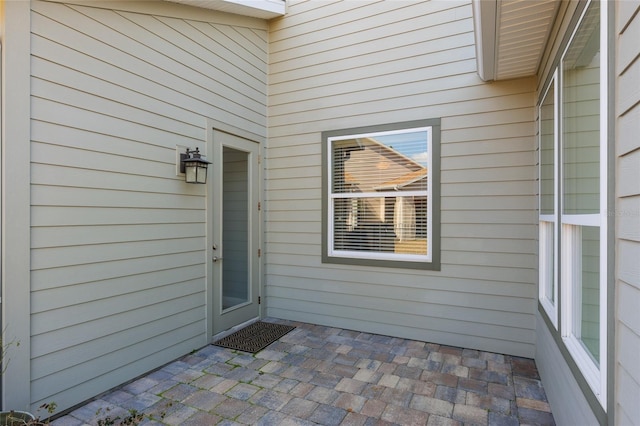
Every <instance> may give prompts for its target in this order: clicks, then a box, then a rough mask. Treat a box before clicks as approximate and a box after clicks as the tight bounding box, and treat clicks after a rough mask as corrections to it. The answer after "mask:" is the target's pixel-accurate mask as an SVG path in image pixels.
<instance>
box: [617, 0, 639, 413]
mask: <svg viewBox="0 0 640 426" xmlns="http://www.w3.org/2000/svg"><path fill="white" fill-rule="evenodd" d="M616 6H617V7H616V20H615V22H616V35H617V49H616V76H617V90H616V129H617V135H616V155H617V159H616V164H617V166H618V167H617V170H616V177H615V178H616V209H615V215H616V230H615V232H616V256H617V271H616V296H617V301H616V306H617V320H616V370H615V381H616V386H615V419H616V423H617V424H620V425H640V404H638V395H640V355H638V354H640V313H639V311H638V306H640V265H639V264H638V259H640V139H639V138H638V135H639V134H640V45H638V40H639V39H640V1H638V0H635V1H623V2H616Z"/></svg>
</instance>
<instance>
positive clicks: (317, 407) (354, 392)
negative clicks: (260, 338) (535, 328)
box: [52, 319, 554, 426]
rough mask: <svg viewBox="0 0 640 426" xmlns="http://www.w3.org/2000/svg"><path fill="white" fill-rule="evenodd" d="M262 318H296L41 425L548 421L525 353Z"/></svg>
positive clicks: (550, 422)
mask: <svg viewBox="0 0 640 426" xmlns="http://www.w3.org/2000/svg"><path fill="white" fill-rule="evenodd" d="M267 321H273V322H280V323H285V324H291V325H295V326H296V327H297V328H296V329H295V330H293V331H292V332H290V333H289V334H287V335H286V336H284V337H282V338H281V339H280V340H279V341H278V342H275V343H273V344H272V345H270V346H268V347H267V348H266V349H264V350H262V351H260V352H258V353H257V354H255V355H252V354H247V353H244V352H237V351H233V350H230V349H225V348H220V347H217V346H213V345H209V346H206V347H204V348H202V349H200V350H199V351H197V352H195V353H193V354H191V355H187V356H185V357H183V358H181V359H179V360H177V361H174V362H172V363H170V364H168V365H166V366H164V367H163V368H161V369H159V370H156V371H154V372H152V373H150V374H148V375H146V376H144V377H142V378H139V379H137V380H135V381H133V382H131V383H129V384H127V385H125V386H122V387H120V388H118V389H115V390H112V391H110V392H108V393H106V394H104V395H102V396H101V397H100V398H98V399H95V400H93V401H91V402H89V403H87V404H86V405H84V406H82V407H80V408H78V409H76V410H74V411H72V412H71V413H69V414H68V415H66V416H64V417H60V418H58V419H56V420H55V421H53V422H52V424H53V425H54V426H72V425H73V426H76V425H87V424H88V425H96V424H98V420H99V419H102V420H105V419H106V417H107V416H108V417H110V419H114V418H116V417H120V418H126V417H127V416H128V415H129V414H130V410H137V411H138V412H141V413H144V414H145V415H146V418H145V419H144V420H142V422H141V424H146V425H152V424H166V425H185V426H189V425H194V426H195V425H315V424H321V425H390V424H399V425H434V426H435V425H463V424H464V425H470V424H473V425H519V424H528V425H553V424H554V420H553V416H552V414H551V412H550V408H549V404H548V403H547V400H546V395H545V393H544V389H543V388H542V384H541V382H540V377H539V376H538V372H537V369H536V366H535V363H534V362H533V360H531V359H525V358H518V357H513V356H507V355H501V354H495V353H490V352H482V351H477V350H470V349H463V348H455V347H449V346H441V345H436V344H432V343H424V342H419V341H414V340H406V339H400V338H394V337H387V336H380V335H375V334H368V333H360V332H356V331H350V330H342V329H339V328H332V327H324V326H317V325H312V324H305V323H294V322H290V321H280V320H273V319H267ZM115 424H118V423H117V422H116V423H115Z"/></svg>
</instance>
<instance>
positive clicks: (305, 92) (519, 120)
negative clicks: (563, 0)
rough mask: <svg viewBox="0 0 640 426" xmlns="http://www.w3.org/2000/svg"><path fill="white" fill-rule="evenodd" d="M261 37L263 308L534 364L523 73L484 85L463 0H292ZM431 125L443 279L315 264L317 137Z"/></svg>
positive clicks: (529, 98) (530, 128)
mask: <svg viewBox="0 0 640 426" xmlns="http://www.w3.org/2000/svg"><path fill="white" fill-rule="evenodd" d="M311 16H313V19H310V17H311ZM270 37H271V43H270V48H271V52H270V59H269V61H270V77H269V78H270V83H271V84H270V93H269V116H270V121H269V135H270V139H269V142H268V144H269V145H268V150H267V154H266V156H267V162H266V176H267V181H266V186H265V193H266V195H265V196H266V235H265V239H266V247H267V253H266V272H267V277H266V292H267V307H268V310H267V312H268V314H269V315H272V316H276V317H282V318H291V319H296V320H301V321H311V322H318V323H322V324H329V325H334V326H340V327H346V328H355V329H359V330H366V331H372V332H379V333H384V334H392V335H397V336H403V337H412V338H419V339H423V340H427V341H435V342H440V343H445V344H450V345H458V346H466V347H477V348H483V349H487V350H494V351H497V352H504V353H513V354H518V355H527V356H532V355H533V343H534V341H535V338H534V333H533V330H534V308H535V300H536V295H535V292H536V291H535V282H536V279H537V278H536V275H537V273H536V250H537V249H536V233H537V230H536V226H535V217H534V216H535V215H534V213H535V208H536V201H535V191H536V189H535V184H534V180H533V179H534V177H535V153H534V149H533V148H534V141H533V134H534V125H533V107H532V106H533V80H532V79H527V80H517V81H508V82H504V83H495V84H493V85H487V84H484V83H482V81H480V79H479V78H478V77H477V75H476V74H475V50H474V44H473V43H474V40H473V27H472V21H471V7H470V5H469V4H468V2H424V3H423V2H420V3H418V2H414V3H394V2H378V3H373V2H358V3H356V2H353V3H351V2H336V3H330V4H327V3H313V2H290V3H289V11H288V15H287V18H286V19H280V20H278V19H277V20H274V21H272V23H271V28H270ZM434 117H439V118H442V146H441V151H442V158H441V167H442V197H441V202H442V271H440V272H416V271H408V270H402V269H399V270H397V269H385V268H366V267H356V266H340V265H327V264H322V263H321V260H320V255H321V248H320V244H321V206H322V200H321V191H320V187H321V176H322V170H321V168H320V164H321V145H320V132H321V131H324V130H333V129H340V128H348V127H357V126H365V125H374V124H381V123H390V122H394V121H407V120H412V119H423V118H434Z"/></svg>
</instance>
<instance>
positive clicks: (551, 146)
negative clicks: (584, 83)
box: [538, 74, 559, 328]
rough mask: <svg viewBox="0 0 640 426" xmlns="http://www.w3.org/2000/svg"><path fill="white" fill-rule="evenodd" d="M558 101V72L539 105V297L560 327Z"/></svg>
mask: <svg viewBox="0 0 640 426" xmlns="http://www.w3.org/2000/svg"><path fill="white" fill-rule="evenodd" d="M557 105H558V101H557V91H556V75H555V74H554V76H553V78H552V80H551V83H550V84H549V86H548V87H547V90H546V92H545V94H544V96H543V97H542V102H541V103H540V105H539V107H538V123H539V129H538V139H539V152H538V153H539V161H538V164H539V184H540V188H539V193H540V197H539V212H540V214H539V222H538V226H539V241H540V249H539V269H538V271H539V283H540V285H539V298H540V303H541V305H542V306H543V307H544V309H545V312H546V313H547V315H548V316H549V318H550V319H551V322H552V323H553V325H554V326H555V327H556V328H557V327H558V304H557V301H558V285H557V284H558V263H557V260H556V254H557V253H558V247H559V244H558V238H557V234H558V229H557V226H558V223H557V220H556V217H557V210H558V208H557V205H558V197H557V195H558V194H557V182H558V173H559V171H558V161H557V152H558V121H557V120H556V116H557V114H558V108H557Z"/></svg>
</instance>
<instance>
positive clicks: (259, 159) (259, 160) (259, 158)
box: [258, 155, 262, 164]
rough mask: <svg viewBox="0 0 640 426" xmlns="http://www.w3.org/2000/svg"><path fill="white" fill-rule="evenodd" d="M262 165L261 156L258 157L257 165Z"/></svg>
mask: <svg viewBox="0 0 640 426" xmlns="http://www.w3.org/2000/svg"><path fill="white" fill-rule="evenodd" d="M260 163H262V155H258V164H260Z"/></svg>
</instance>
